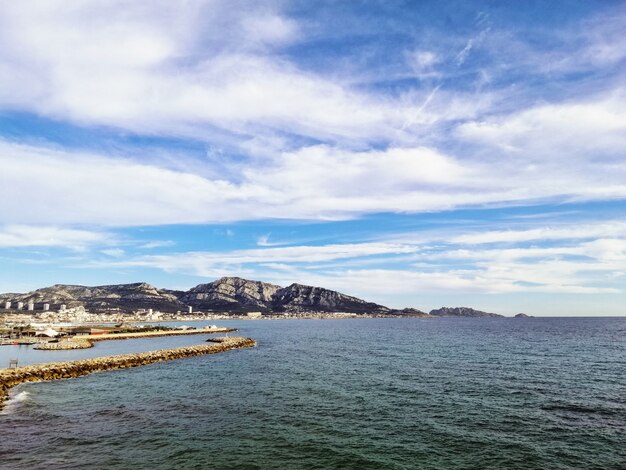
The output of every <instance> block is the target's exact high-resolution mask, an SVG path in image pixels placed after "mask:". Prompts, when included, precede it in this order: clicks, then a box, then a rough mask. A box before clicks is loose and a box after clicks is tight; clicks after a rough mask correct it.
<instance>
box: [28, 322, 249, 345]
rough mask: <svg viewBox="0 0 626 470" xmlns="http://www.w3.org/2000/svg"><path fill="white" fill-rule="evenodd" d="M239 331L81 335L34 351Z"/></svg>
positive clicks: (228, 329)
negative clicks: (107, 342) (95, 343)
mask: <svg viewBox="0 0 626 470" xmlns="http://www.w3.org/2000/svg"><path fill="white" fill-rule="evenodd" d="M231 331H237V329H236V328H221V327H218V328H200V329H189V330H165V331H160V330H159V331H137V332H135V333H111V334H101V335H80V336H72V337H70V338H63V339H61V341H59V342H58V343H51V342H48V343H40V344H38V345H37V346H35V348H34V349H41V350H45V351H65V350H68V349H87V348H91V347H93V343H94V341H109V340H119V339H137V338H156V337H159V336H183V335H201V334H205V333H209V334H211V333H230V332H231Z"/></svg>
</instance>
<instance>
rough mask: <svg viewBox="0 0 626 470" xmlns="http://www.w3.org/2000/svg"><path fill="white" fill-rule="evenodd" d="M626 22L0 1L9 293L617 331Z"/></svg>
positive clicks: (3, 244) (322, 5)
mask: <svg viewBox="0 0 626 470" xmlns="http://www.w3.org/2000/svg"><path fill="white" fill-rule="evenodd" d="M625 24H626V4H625V3H624V2H622V1H610V0H588V1H585V0H571V1H553V2H539V1H522V2H514V3H512V2H493V1H485V2H480V1H473V2H468V1H458V2H454V1H449V2H439V1H420V2H417V1H415V2H411V1H406V2H403V1H385V2H383V1H363V2H353V1H345V2H341V1H340V2H336V1H335V2H324V1H321V2H310V1H292V2H291V1H277V2H273V1H267V2H258V1H251V2H247V1H238V0H228V1H219V0H217V1H201V0H198V1H194V0H180V1H173V0H163V1H150V2H147V1H146V2H134V1H133V2H131V1H116V0H106V1H96V0H94V1H71V0H69V1H68V0H63V1H60V0H59V1H54V0H42V1H23V2H22V1H20V2H2V3H1V4H0V168H1V170H0V216H1V219H0V266H1V269H0V292H9V291H10V292H23V291H28V290H31V289H35V288H38V287H42V286H46V285H50V284H54V283H72V284H88V285H94V284H109V283H123V282H136V281H146V282H150V283H152V284H155V285H156V286H158V287H170V288H185V289H186V288H189V287H191V286H194V285H196V284H198V283H201V282H209V281H211V280H214V279H215V278H218V277H221V276H225V275H238V276H242V277H247V278H251V279H256V280H263V281H268V282H274V283H278V284H281V285H287V284H290V283H292V282H301V283H306V284H314V285H321V286H324V287H328V288H332V289H337V290H340V291H342V292H345V293H348V294H352V295H356V296H360V297H363V298H366V299H368V300H372V301H377V302H380V303H383V304H385V305H389V306H393V307H405V306H412V307H417V308H420V309H423V310H429V309H431V308H436V307H440V306H443V305H448V306H456V305H469V306H473V307H476V308H480V309H485V310H489V311H495V312H499V313H503V314H507V315H508V314H515V313H517V312H526V313H529V314H535V315H619V314H622V315H623V314H625V313H626V34H624V25H625Z"/></svg>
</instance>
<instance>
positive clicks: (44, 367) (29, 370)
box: [0, 336, 256, 409]
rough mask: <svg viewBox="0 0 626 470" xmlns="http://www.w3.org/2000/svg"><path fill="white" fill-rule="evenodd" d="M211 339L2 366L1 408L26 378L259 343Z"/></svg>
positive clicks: (77, 373)
mask: <svg viewBox="0 0 626 470" xmlns="http://www.w3.org/2000/svg"><path fill="white" fill-rule="evenodd" d="M209 342H210V344H201V345H197V346H184V347H180V348H173V349H160V350H157V351H147V352H142V353H133V354H120V355H115V356H103V357H97V358H93V359H81V360H76V361H65V362H48V363H45V364H36V365H30V366H22V367H16V368H13V369H0V409H2V408H3V407H4V403H5V401H6V400H7V398H8V397H9V390H10V389H11V388H13V387H15V386H16V385H19V384H21V383H25V382H44V381H49V380H59V379H69V378H74V377H80V376H83V375H88V374H92V373H95V372H102V371H105V370H114V369H127V368H131V367H139V366H143V365H148V364H154V363H156V362H162V361H171V360H175V359H183V358H187V357H195V356H203V355H207V354H217V353H221V352H225V351H229V350H231V349H239V348H251V347H254V346H256V341H254V340H253V339H251V338H245V337H242V336H233V337H219V338H211V339H210V340H209Z"/></svg>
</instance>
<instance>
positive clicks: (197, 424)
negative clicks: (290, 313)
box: [0, 318, 626, 469]
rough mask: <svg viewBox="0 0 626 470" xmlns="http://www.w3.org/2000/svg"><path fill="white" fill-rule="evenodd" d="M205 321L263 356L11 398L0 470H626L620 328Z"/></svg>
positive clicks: (40, 389)
mask: <svg viewBox="0 0 626 470" xmlns="http://www.w3.org/2000/svg"><path fill="white" fill-rule="evenodd" d="M211 323H217V324H219V325H220V326H231V327H236V328H239V329H240V334H242V335H244V336H249V337H252V338H254V339H256V340H257V341H258V346H257V347H255V348H252V349H240V350H233V351H228V352H225V353H222V354H216V355H210V356H202V357H195V358H190V359H181V360H177V361H172V362H162V363H158V364H153V365H149V366H145V367H138V368H133V369H125V370H115V371H107V372H101V373H96V374H92V375H89V376H84V377H80V378H76V379H69V380H60V381H53V382H45V383H31V384H22V385H20V386H18V387H16V388H15V389H14V390H13V391H12V394H11V399H10V401H9V402H8V405H7V406H6V407H5V409H4V410H3V411H2V412H1V414H0V468H2V469H44V468H45V469H50V468H54V469H82V468H95V469H205V468H206V469H209V468H210V469H457V468H458V469H626V318H528V319H513V318H476V319H469V318H439V319H419V318H407V319H343V320H276V321H272V320H267V321H265V320H257V321H245V320H240V321H235V320H233V321H220V322H217V321H216V322H211ZM201 324H202V323H199V324H197V325H201ZM205 324H206V323H205ZM204 339H206V337H205V336H187V337H162V338H152V339H142V340H127V341H106V342H99V343H96V345H95V347H94V348H92V349H89V350H79V351H34V350H32V347H19V346H2V347H0V366H2V367H5V366H7V365H8V361H9V359H10V358H18V360H19V361H20V364H27V363H37V362H49V361H53V360H68V359H78V358H83V357H92V356H97V355H108V354H122V353H126V352H131V351H139V350H152V349H161V348H169V347H176V346H181V345H186V344H198V343H200V342H202V341H204Z"/></svg>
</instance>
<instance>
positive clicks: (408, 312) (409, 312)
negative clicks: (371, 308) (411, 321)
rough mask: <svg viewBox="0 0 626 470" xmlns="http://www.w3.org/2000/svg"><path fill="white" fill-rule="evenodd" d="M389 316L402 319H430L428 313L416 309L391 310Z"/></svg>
mask: <svg viewBox="0 0 626 470" xmlns="http://www.w3.org/2000/svg"><path fill="white" fill-rule="evenodd" d="M388 315H397V316H401V317H420V318H422V317H430V315H429V314H428V313H426V312H422V311H421V310H418V309H416V308H403V309H399V310H391V311H390V312H389V313H388Z"/></svg>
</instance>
